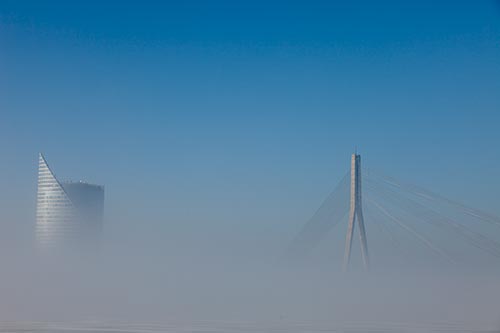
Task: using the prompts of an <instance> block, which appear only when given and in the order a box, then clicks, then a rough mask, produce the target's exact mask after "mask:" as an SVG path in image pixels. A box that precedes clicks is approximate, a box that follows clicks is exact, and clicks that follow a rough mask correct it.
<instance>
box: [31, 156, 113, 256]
mask: <svg viewBox="0 0 500 333" xmlns="http://www.w3.org/2000/svg"><path fill="white" fill-rule="evenodd" d="M103 211H104V187H103V186H100V185H93V184H88V183H85V182H81V181H80V182H60V181H59V180H58V179H57V178H56V176H55V175H54V173H53V172H52V170H51V169H50V167H49V165H48V164H47V161H46V160H45V158H44V156H43V155H42V154H39V157H38V190H37V206H36V239H37V243H38V245H41V246H44V247H46V246H53V245H57V244H74V245H76V244H80V243H82V242H90V241H95V240H97V239H98V238H99V235H100V232H101V229H102V223H103Z"/></svg>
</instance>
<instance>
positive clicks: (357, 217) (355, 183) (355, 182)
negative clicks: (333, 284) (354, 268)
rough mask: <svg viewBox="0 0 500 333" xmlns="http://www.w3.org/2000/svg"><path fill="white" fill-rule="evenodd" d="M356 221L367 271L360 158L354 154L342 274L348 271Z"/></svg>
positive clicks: (368, 261) (367, 261) (368, 260)
mask: <svg viewBox="0 0 500 333" xmlns="http://www.w3.org/2000/svg"><path fill="white" fill-rule="evenodd" d="M356 221H357V222H358V229H359V240H360V243H361V256H362V257H363V264H364V267H365V269H366V270H368V269H369V267H370V259H369V257H368V245H367V242H366V231H365V222H364V219H363V206H362V200H361V156H360V155H358V154H356V153H355V154H352V156H351V195H350V208H349V224H348V227H347V236H346V241H345V252H344V267H343V270H344V272H346V271H347V270H348V268H349V261H350V260H351V247H352V236H353V233H354V226H355V224H356Z"/></svg>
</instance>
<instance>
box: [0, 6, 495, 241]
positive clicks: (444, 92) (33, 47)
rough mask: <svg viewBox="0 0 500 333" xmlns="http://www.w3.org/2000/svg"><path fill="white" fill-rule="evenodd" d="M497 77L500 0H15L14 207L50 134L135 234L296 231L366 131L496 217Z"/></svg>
mask: <svg viewBox="0 0 500 333" xmlns="http://www.w3.org/2000/svg"><path fill="white" fill-rule="evenodd" d="M499 92H500V4H499V3H498V2H496V1H419V2H414V1H412V2H402V1H377V2H374V1H350V2H349V3H347V2H335V1H325V2H321V1H274V2H272V1H249V2H246V3H243V2H235V1H211V2H208V1H199V2H196V1H186V2H179V3H175V2H168V1H167V2H164V3H163V4H158V2H156V1H128V2H127V1H124V2H120V3H119V4H118V2H113V1H110V2H108V3H106V4H102V3H101V2H97V1H71V2H68V1H44V2H43V4H42V3H41V2H39V1H1V2H0V152H1V153H2V157H3V158H2V163H1V165H0V171H1V172H2V173H1V175H2V176H0V185H1V186H2V187H3V188H9V189H11V190H9V191H8V192H5V191H2V192H3V194H2V196H1V199H2V202H3V205H4V207H2V213H0V214H1V215H0V217H1V218H2V219H3V220H4V221H10V220H13V219H14V220H16V221H17V220H18V219H20V220H23V221H28V220H29V219H32V218H33V216H34V198H35V188H36V185H35V184H36V183H35V182H36V165H37V153H38V152H39V151H41V152H44V153H45V156H46V158H47V160H48V162H49V164H51V166H52V168H53V169H54V171H55V172H56V174H57V175H58V176H59V177H60V178H63V179H80V178H82V179H86V180H88V181H91V182H96V183H102V184H105V186H106V199H107V214H108V216H111V217H115V218H116V219H117V220H118V219H119V218H118V217H119V216H121V215H126V216H127V217H128V218H129V220H130V221H131V222H130V224H128V226H129V229H128V230H129V231H134V232H136V233H137V232H139V233H140V232H144V233H146V232H150V233H155V232H154V231H155V230H160V231H164V233H161V232H160V233H159V234H160V235H162V236H163V235H165V234H170V235H172V234H174V235H177V236H179V235H180V237H181V238H182V236H185V237H200V238H204V237H205V238H209V237H210V236H213V235H220V234H221V232H222V230H224V232H225V233H228V234H231V233H233V235H246V236H245V237H243V236H242V237H240V238H241V239H244V241H248V242H249V243H251V242H252V241H255V240H256V239H259V240H261V241H262V242H265V240H266V239H267V238H266V237H269V239H271V238H272V237H275V236H277V237H281V239H282V240H283V242H284V241H285V240H288V239H289V238H290V237H292V236H293V235H294V234H295V233H296V232H297V230H298V228H300V226H301V225H302V223H303V222H304V221H305V220H306V219H307V218H308V217H309V216H310V215H311V214H312V213H313V212H314V211H315V210H316V208H317V207H318V206H319V204H320V203H321V201H322V200H323V198H324V197H326V195H327V194H328V193H329V192H330V191H331V190H332V189H333V188H334V186H335V184H336V183H337V182H338V180H340V178H341V177H342V175H343V174H344V173H345V172H346V171H347V170H348V167H349V158H350V154H351V153H352V151H353V150H354V147H355V146H357V147H358V151H359V152H360V153H361V154H362V156H363V163H364V165H365V166H366V167H371V168H375V169H377V170H381V171H383V172H385V173H387V174H390V175H393V176H395V177H398V178H400V179H405V180H408V181H410V182H414V183H417V184H420V185H423V186H425V187H428V188H431V189H433V190H435V191H437V192H439V193H443V194H444V195H447V196H450V197H452V198H454V199H458V200H461V201H465V202H468V203H470V204H472V205H474V206H478V207H480V208H483V209H486V210H489V211H492V212H493V213H496V214H500V210H499V209H498V206H497V202H498V194H497V192H498V190H497V189H498V188H499V187H500V178H499V177H497V176H496V171H497V170H498V165H500V151H499V150H498V144H499V143H500V132H499V131H498V124H499V123H500V97H499ZM20 208H22V209H20ZM134 219H135V221H137V219H141V220H144V221H146V222H144V223H143V224H140V225H137V224H134V222H133V221H134ZM4 223H5V224H8V223H9V222H4ZM26 223H27V224H26V225H27V226H31V224H29V223H31V222H26ZM124 223H125V222H124ZM114 226H115V228H117V224H116V223H115V224H114ZM27 228H28V227H27ZM111 228H113V224H112V227H111ZM117 229H118V228H117ZM144 230H147V231H144ZM195 231H196V232H195ZM131 233H132V232H131ZM188 235H189V236H188ZM195 235H198V236H195ZM207 235H208V236H207ZM158 237H160V236H158ZM238 237H239V236H238ZM238 237H236V236H235V238H233V239H240V238H238ZM225 239H231V238H230V237H227V238H225ZM241 239H240V240H241ZM269 243H271V240H269Z"/></svg>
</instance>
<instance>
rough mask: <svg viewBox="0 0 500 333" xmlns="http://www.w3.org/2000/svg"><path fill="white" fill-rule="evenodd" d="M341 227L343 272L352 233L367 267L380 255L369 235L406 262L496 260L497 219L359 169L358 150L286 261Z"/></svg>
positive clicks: (499, 253) (499, 251) (499, 242)
mask: <svg viewBox="0 0 500 333" xmlns="http://www.w3.org/2000/svg"><path fill="white" fill-rule="evenodd" d="M339 225H343V226H344V227H345V226H346V225H347V234H346V236H345V240H344V245H345V248H344V250H343V251H344V260H343V261H344V270H347V269H348V267H349V264H350V260H351V252H352V247H353V240H355V239H356V238H357V237H356V236H355V235H356V234H358V235H359V241H358V242H359V245H360V248H361V251H360V252H361V257H362V259H363V266H364V268H365V269H368V268H369V265H370V259H371V258H372V257H375V258H377V256H378V257H380V253H377V252H376V250H374V249H372V246H371V240H373V237H372V236H373V235H372V234H371V233H376V234H377V235H378V237H382V238H383V240H382V243H383V246H384V247H385V248H386V249H389V250H390V252H392V253H396V254H397V256H400V257H402V258H403V259H404V257H406V259H404V260H405V262H407V263H408V262H410V264H411V257H412V254H413V255H415V253H417V254H419V255H421V256H422V257H425V256H427V257H429V258H433V259H438V260H439V261H440V262H442V263H446V264H450V265H464V264H470V263H477V262H479V261H484V262H489V263H497V264H498V263H500V217H498V216H495V215H493V214H490V213H487V212H484V211H482V210H480V209H476V208H473V207H470V206H468V205H466V204H464V203H461V202H457V201H454V200H452V199H449V198H446V197H444V196H442V195H439V194H436V193H434V192H432V191H430V190H427V189H424V188H422V187H419V186H415V185H412V184H408V183H404V182H400V181H398V180H396V179H394V178H392V177H389V176H386V175H383V174H381V173H377V172H373V171H371V170H370V171H368V170H365V169H362V168H361V157H360V156H359V155H357V154H353V155H352V160H351V171H350V172H348V173H347V174H346V175H345V176H344V177H343V178H342V179H341V180H340V182H339V183H338V185H337V187H336V188H335V189H334V190H333V192H332V193H331V194H330V195H329V196H328V197H327V198H326V200H325V201H324V202H323V204H322V205H321V206H320V207H319V209H318V210H317V211H316V212H315V213H314V215H313V216H312V217H311V218H310V220H309V221H308V222H307V223H306V224H305V226H304V227H303V229H302V230H301V232H300V233H299V234H298V235H297V236H296V238H295V239H294V240H293V241H292V243H291V244H290V246H289V248H288V249H287V252H286V253H285V256H284V260H285V261H287V262H290V261H297V260H300V259H305V258H308V256H310V255H311V252H313V251H314V249H315V248H316V247H317V246H318V245H319V244H320V243H322V241H324V239H326V238H327V237H328V235H329V234H331V233H333V232H336V233H339V232H342V233H344V231H342V230H340V229H341V228H340V227H337V228H335V227H336V226H339ZM334 228H335V230H333V229H334ZM356 229H357V230H358V232H356ZM379 243H380V242H379ZM378 259H380V258H378ZM374 261H377V260H374Z"/></svg>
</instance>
